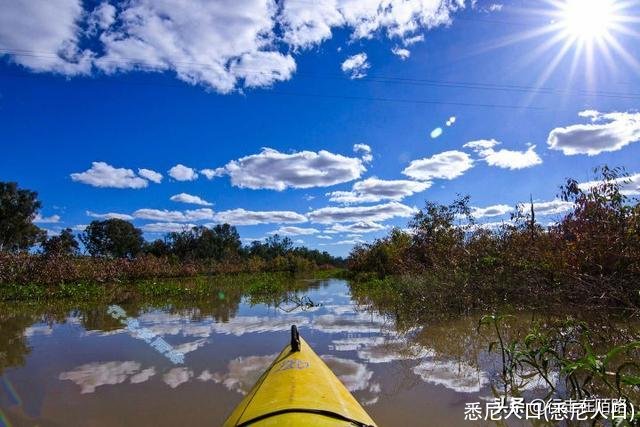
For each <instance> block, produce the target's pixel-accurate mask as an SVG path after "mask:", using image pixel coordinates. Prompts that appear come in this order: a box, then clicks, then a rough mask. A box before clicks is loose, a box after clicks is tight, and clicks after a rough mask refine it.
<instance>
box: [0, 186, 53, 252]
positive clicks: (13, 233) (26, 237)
mask: <svg viewBox="0 0 640 427" xmlns="http://www.w3.org/2000/svg"><path fill="white" fill-rule="evenodd" d="M40 206H41V203H40V201H39V200H38V193H36V192H35V191H31V190H25V189H19V188H18V184H17V183H15V182H0V251H12V252H16V251H23V250H27V249H29V248H30V247H31V246H33V245H34V244H36V243H37V242H39V241H41V240H42V239H43V238H44V231H42V230H41V229H40V228H38V227H37V226H36V225H34V224H33V220H34V218H35V216H36V213H37V212H38V209H40Z"/></svg>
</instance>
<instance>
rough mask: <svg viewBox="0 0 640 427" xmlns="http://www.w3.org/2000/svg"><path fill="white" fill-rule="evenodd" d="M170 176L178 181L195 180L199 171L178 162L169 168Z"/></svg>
mask: <svg viewBox="0 0 640 427" xmlns="http://www.w3.org/2000/svg"><path fill="white" fill-rule="evenodd" d="M169 176H170V177H171V178H173V179H175V180H176V181H193V180H195V179H197V178H198V173H197V172H196V171H195V170H194V169H192V168H190V167H187V166H185V165H181V164H177V165H175V166H174V167H172V168H171V169H169Z"/></svg>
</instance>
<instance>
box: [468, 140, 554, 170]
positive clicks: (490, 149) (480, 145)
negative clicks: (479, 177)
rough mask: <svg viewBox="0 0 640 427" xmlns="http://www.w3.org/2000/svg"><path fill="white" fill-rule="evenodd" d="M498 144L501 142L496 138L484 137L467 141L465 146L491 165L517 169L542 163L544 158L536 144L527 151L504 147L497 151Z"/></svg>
mask: <svg viewBox="0 0 640 427" xmlns="http://www.w3.org/2000/svg"><path fill="white" fill-rule="evenodd" d="M497 145H500V142H498V141H496V140H495V139H489V140H486V139H483V140H478V141H470V142H467V143H466V144H464V147H465V148H471V149H472V150H474V151H475V152H476V153H477V154H478V156H480V158H481V159H482V160H484V161H485V162H487V164H488V165H489V166H497V167H499V168H503V169H511V170H516V169H524V168H529V167H532V166H536V165H539V164H542V159H541V158H540V156H538V154H537V153H536V151H535V149H536V146H535V145H530V146H529V148H528V149H527V150H526V151H514V150H506V149H504V148H503V149H501V150H498V151H496V150H494V147H495V146H497Z"/></svg>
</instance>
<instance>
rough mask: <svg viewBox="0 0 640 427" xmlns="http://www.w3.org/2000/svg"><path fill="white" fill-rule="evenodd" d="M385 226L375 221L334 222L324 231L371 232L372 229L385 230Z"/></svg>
mask: <svg viewBox="0 0 640 427" xmlns="http://www.w3.org/2000/svg"><path fill="white" fill-rule="evenodd" d="M386 229H387V227H386V226H385V225H382V224H378V223H377V222H372V221H360V222H354V223H353V224H334V225H332V226H331V228H329V229H327V230H325V232H326V233H329V232H331V233H371V232H374V231H382V230H386Z"/></svg>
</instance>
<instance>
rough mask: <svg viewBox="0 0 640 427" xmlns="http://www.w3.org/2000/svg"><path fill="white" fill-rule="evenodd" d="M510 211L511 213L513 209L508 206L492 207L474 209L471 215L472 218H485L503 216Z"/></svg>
mask: <svg viewBox="0 0 640 427" xmlns="http://www.w3.org/2000/svg"><path fill="white" fill-rule="evenodd" d="M511 211H513V208H512V207H511V206H509V205H493V206H487V207H484V208H478V207H474V208H472V209H471V214H472V215H473V216H474V218H485V217H489V216H500V215H505V214H508V213H509V212H511Z"/></svg>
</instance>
